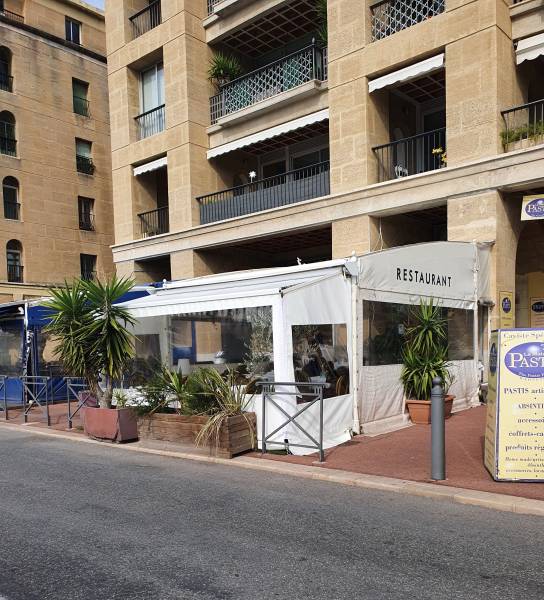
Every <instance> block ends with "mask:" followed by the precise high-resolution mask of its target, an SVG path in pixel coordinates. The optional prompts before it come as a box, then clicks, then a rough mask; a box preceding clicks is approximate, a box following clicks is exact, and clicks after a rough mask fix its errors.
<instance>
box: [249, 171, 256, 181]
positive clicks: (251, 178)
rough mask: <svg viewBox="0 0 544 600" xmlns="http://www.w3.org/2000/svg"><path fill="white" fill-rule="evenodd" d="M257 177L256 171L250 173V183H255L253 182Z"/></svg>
mask: <svg viewBox="0 0 544 600" xmlns="http://www.w3.org/2000/svg"><path fill="white" fill-rule="evenodd" d="M255 177H257V173H255V171H250V172H249V181H250V183H253V180H254V179H255Z"/></svg>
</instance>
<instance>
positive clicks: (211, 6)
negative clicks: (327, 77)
mask: <svg viewBox="0 0 544 600" xmlns="http://www.w3.org/2000/svg"><path fill="white" fill-rule="evenodd" d="M221 1H222V0H208V15H213V12H214V9H215V5H216V4H219V3H220V2H221Z"/></svg>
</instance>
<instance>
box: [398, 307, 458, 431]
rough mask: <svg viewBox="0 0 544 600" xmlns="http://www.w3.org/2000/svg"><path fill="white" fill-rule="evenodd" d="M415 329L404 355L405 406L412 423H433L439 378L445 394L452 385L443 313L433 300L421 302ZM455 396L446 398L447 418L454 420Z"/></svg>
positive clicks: (408, 336)
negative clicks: (433, 392)
mask: <svg viewBox="0 0 544 600" xmlns="http://www.w3.org/2000/svg"><path fill="white" fill-rule="evenodd" d="M410 316H411V322H412V325H411V326H410V327H407V329H406V341H405V343H404V348H403V353H402V362H403V366H402V372H401V382H402V385H403V387H404V395H405V397H406V405H407V407H408V412H409V413H410V419H411V420H412V422H413V423H417V424H428V423H430V422H431V401H430V398H431V389H432V381H433V379H434V378H435V377H440V378H441V379H442V381H443V382H444V387H445V389H446V390H448V388H449V387H450V386H451V384H452V376H451V374H450V370H449V369H450V367H451V363H450V362H448V346H447V329H446V325H447V323H446V319H445V318H444V316H443V314H442V309H441V307H440V306H439V305H438V304H435V303H434V300H433V299H432V298H431V299H430V300H429V301H428V302H426V301H424V300H422V301H421V302H420V304H419V306H418V307H417V308H416V309H413V310H412V311H411V315H410ZM453 400H454V396H451V395H446V397H445V400H444V401H445V407H444V409H445V415H446V418H448V417H449V416H451V409H452V405H453Z"/></svg>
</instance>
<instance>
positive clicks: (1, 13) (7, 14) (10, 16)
mask: <svg viewBox="0 0 544 600" xmlns="http://www.w3.org/2000/svg"><path fill="white" fill-rule="evenodd" d="M0 17H4V19H7V20H8V21H13V22H14V23H24V22H25V18H24V17H23V15H19V14H17V13H14V12H11V10H4V9H2V10H0Z"/></svg>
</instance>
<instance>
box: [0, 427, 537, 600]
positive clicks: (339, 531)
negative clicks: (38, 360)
mask: <svg viewBox="0 0 544 600" xmlns="http://www.w3.org/2000/svg"><path fill="white" fill-rule="evenodd" d="M0 452H1V456H2V462H1V465H2V466H1V469H0V507H1V512H0V515H1V517H0V518H1V521H0V598H2V599H3V600H4V599H7V600H50V599H55V600H57V599H70V600H72V599H74V600H75V599H85V600H112V599H117V598H119V599H123V600H139V599H146V600H147V599H150V600H171V599H172V600H173V599H183V600H193V599H194V600H204V599H206V600H207V599H227V600H231V599H232V600H242V599H243V600H245V599H248V600H249V599H251V600H257V599H259V600H268V599H282V600H284V599H285V600H288V599H289V600H306V599H312V600H336V599H342V600H343V599H347V598H350V599H351V598H354V599H368V600H381V599H387V600H393V599H399V600H400V599H402V600H407V599H413V598H415V599H427V598H429V599H431V598H432V599H433V600H440V599H448V600H453V599H454V600H462V599H465V598H466V599H470V600H478V599H480V598H482V599H484V598H485V599H486V600H489V599H490V598H500V599H501V600H508V599H516V600H517V599H520V600H521V599H523V600H531V599H533V598H534V599H535V600H536V599H538V600H542V598H544V553H543V552H542V539H543V533H544V519H541V518H538V517H528V516H521V515H514V514H510V513H500V512H495V511H491V510H487V509H478V508H474V507H468V506H467V507H464V506H461V505H457V504H449V503H447V502H443V501H437V500H428V499H420V498H413V497H409V496H400V495H396V494H386V493H381V492H375V491H365V490H361V489H356V488H350V487H345V486H340V485H335V484H328V483H324V482H314V481H308V480H303V479H295V478H289V477H282V476H275V475H273V474H270V473H260V472H257V471H255V472H253V471H246V470H243V469H237V468H234V467H221V466H217V465H208V464H201V463H198V462H191V461H182V460H176V459H170V458H163V457H158V456H150V455H144V454H137V453H132V452H123V451H120V450H117V449H115V448H111V447H109V446H107V445H104V446H96V445H91V444H75V443H73V442H66V441H61V440H55V439H52V438H48V437H43V436H37V435H34V434H30V433H19V432H12V431H7V430H5V429H4V430H0Z"/></svg>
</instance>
